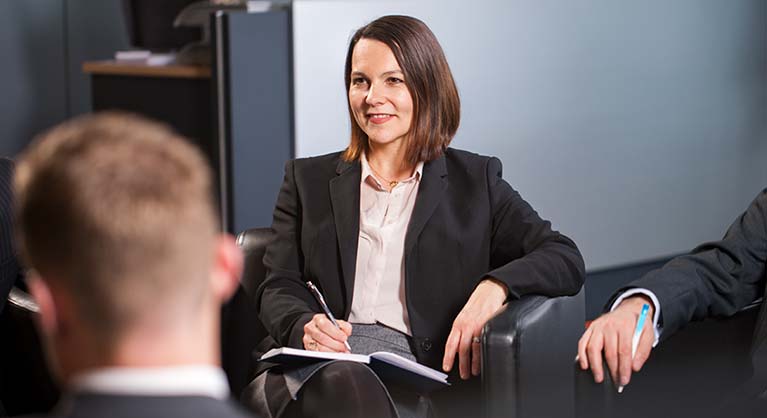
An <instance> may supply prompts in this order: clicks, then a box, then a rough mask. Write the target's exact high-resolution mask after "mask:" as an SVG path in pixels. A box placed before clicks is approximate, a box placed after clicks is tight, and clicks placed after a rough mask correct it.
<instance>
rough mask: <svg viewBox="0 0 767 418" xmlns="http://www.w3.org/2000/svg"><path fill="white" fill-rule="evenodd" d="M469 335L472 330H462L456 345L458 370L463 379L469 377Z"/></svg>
mask: <svg viewBox="0 0 767 418" xmlns="http://www.w3.org/2000/svg"><path fill="white" fill-rule="evenodd" d="M471 335H472V332H469V331H467V330H465V329H464V330H462V331H461V339H460V343H459V346H458V371H459V372H460V373H461V379H464V380H465V379H468V378H469V377H471Z"/></svg>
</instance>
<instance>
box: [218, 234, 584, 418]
mask: <svg viewBox="0 0 767 418" xmlns="http://www.w3.org/2000/svg"><path fill="white" fill-rule="evenodd" d="M272 234H273V233H272V231H271V229H268V228H259V229H250V230H247V231H244V232H242V233H240V234H239V235H238V237H237V242H238V244H239V245H240V247H241V248H242V249H243V251H244V254H245V273H244V274H243V277H242V281H241V286H240V289H239V290H238V291H237V293H236V294H235V297H234V298H233V299H232V301H231V302H230V303H229V304H228V305H227V306H226V307H225V315H224V321H225V324H224V336H223V352H224V369H225V371H226V372H227V375H228V376H229V381H230V384H231V386H232V392H233V393H234V394H235V395H239V394H240V392H241V391H242V389H243V388H244V387H245V385H247V382H248V380H249V377H250V376H249V372H250V370H251V367H252V364H253V363H252V360H253V359H251V357H250V355H251V351H252V350H253V348H254V347H256V345H257V344H258V342H259V341H260V340H261V338H263V337H264V336H266V331H265V329H264V327H263V325H262V324H261V323H260V321H259V320H258V318H257V315H256V312H255V309H254V308H253V305H252V302H251V301H252V300H253V299H252V296H249V295H254V292H255V290H256V289H257V288H258V286H259V285H260V284H261V282H262V281H263V280H264V276H265V274H266V272H265V269H264V266H263V262H262V258H263V255H264V248H265V246H266V244H267V243H268V242H269V240H270V239H271V238H272ZM584 316H585V302H584V292H583V291H581V292H580V293H579V294H578V295H576V296H573V297H560V298H546V297H543V296H528V297H524V298H522V299H520V300H516V301H513V302H510V303H509V304H508V305H507V306H506V307H505V308H504V309H503V310H502V311H501V312H499V314H498V315H496V317H495V318H493V319H492V320H491V321H490V322H489V323H488V324H487V325H486V326H485V329H484V331H483V335H482V393H483V395H482V396H483V398H484V406H485V411H484V415H485V416H487V417H509V418H522V417H568V416H573V414H574V406H575V394H574V388H573V379H574V378H575V377H574V370H573V368H572V360H573V356H574V355H575V352H576V347H577V341H578V338H579V337H580V333H581V330H582V329H583V323H584Z"/></svg>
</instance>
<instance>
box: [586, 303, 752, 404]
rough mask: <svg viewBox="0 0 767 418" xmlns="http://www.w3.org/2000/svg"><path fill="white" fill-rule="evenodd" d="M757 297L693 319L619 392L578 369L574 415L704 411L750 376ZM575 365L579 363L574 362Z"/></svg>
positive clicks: (610, 383) (655, 350) (651, 356)
mask: <svg viewBox="0 0 767 418" xmlns="http://www.w3.org/2000/svg"><path fill="white" fill-rule="evenodd" d="M759 305H760V301H757V302H754V303H753V304H752V305H750V306H748V307H746V308H745V309H743V310H741V311H740V312H738V313H737V314H736V315H734V316H732V317H730V318H710V319H707V320H705V321H700V322H693V323H690V324H688V325H687V326H686V327H685V328H684V329H682V330H680V331H679V332H677V333H676V334H674V335H672V336H670V337H669V338H668V339H666V340H664V341H662V342H661V343H660V344H659V345H658V346H657V347H656V348H654V349H653V351H652V353H651V355H650V358H649V359H648V361H647V362H646V363H645V366H644V367H643V369H642V370H641V371H640V372H639V373H636V374H633V375H632V377H631V383H630V384H629V385H628V386H626V387H625V389H624V391H623V393H621V394H618V392H617V390H616V389H615V387H614V385H613V383H612V382H611V381H609V374H608V381H606V382H605V383H603V384H601V385H598V384H596V383H594V381H593V379H592V375H591V373H590V372H588V371H581V370H577V371H576V380H575V386H576V405H577V417H578V418H591V417H620V418H633V417H636V418H640V417H641V418H647V417H702V416H708V415H709V414H711V413H712V412H713V411H716V409H717V408H718V407H719V406H720V405H721V404H722V402H724V401H725V400H726V398H727V397H728V396H730V395H732V393H733V392H734V391H735V390H737V389H738V388H739V387H741V386H742V385H743V384H744V383H745V382H746V381H747V380H748V379H749V377H750V376H751V357H750V348H751V341H752V337H753V333H754V325H755V323H756V320H757V316H758V313H759ZM575 367H576V368H577V366H575Z"/></svg>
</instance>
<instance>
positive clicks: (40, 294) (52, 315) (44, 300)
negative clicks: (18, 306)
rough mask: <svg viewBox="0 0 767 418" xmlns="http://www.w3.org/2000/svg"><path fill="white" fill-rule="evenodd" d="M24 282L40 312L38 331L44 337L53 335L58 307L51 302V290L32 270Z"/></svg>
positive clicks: (57, 323)
mask: <svg viewBox="0 0 767 418" xmlns="http://www.w3.org/2000/svg"><path fill="white" fill-rule="evenodd" d="M25 280H26V282H27V288H29V293H30V294H32V298H33V299H34V300H35V303H37V307H38V309H39V310H40V312H39V313H40V315H39V318H40V319H39V321H38V324H39V327H40V331H41V332H42V333H43V334H45V335H54V334H55V333H56V331H57V330H58V328H59V317H58V313H57V310H58V309H57V308H58V307H57V306H56V303H55V302H54V300H53V295H52V294H51V288H50V287H49V286H48V284H46V283H45V281H44V280H43V279H42V278H40V275H39V274H37V273H36V272H35V271H34V270H31V271H30V272H29V273H28V274H27V277H26V278H25Z"/></svg>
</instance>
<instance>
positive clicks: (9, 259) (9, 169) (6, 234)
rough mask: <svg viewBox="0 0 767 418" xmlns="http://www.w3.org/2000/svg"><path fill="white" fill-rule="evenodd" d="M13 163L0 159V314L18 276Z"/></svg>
mask: <svg viewBox="0 0 767 418" xmlns="http://www.w3.org/2000/svg"><path fill="white" fill-rule="evenodd" d="M12 182H13V161H11V160H9V159H7V158H0V312H2V311H3V307H4V306H5V299H6V298H7V297H8V293H9V292H10V291H11V288H12V287H13V283H14V282H15V281H16V278H17V276H18V274H19V265H18V262H17V260H16V251H15V249H14V248H15V247H14V245H13V230H12V227H13V199H12Z"/></svg>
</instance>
